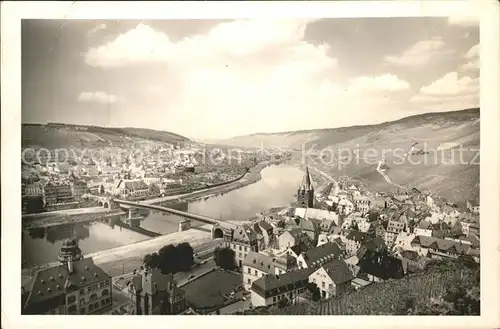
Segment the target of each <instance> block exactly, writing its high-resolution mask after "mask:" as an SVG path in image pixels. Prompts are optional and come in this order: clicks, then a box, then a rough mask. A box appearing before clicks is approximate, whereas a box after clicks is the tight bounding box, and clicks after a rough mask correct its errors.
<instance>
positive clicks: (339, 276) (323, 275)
mask: <svg viewBox="0 0 500 329" xmlns="http://www.w3.org/2000/svg"><path fill="white" fill-rule="evenodd" d="M352 279H354V276H353V275H352V272H351V270H350V269H349V267H348V266H347V264H346V262H345V261H344V260H341V259H334V260H332V261H329V262H328V263H325V264H323V265H322V266H321V267H320V268H318V269H317V270H316V271H314V272H313V273H312V274H311V275H310V276H309V282H312V283H315V284H316V286H317V287H318V288H319V291H320V294H321V298H330V297H332V296H337V295H339V294H342V293H345V292H346V291H347V288H348V287H349V286H350V285H351V281H352Z"/></svg>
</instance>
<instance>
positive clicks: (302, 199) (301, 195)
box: [297, 167, 314, 208]
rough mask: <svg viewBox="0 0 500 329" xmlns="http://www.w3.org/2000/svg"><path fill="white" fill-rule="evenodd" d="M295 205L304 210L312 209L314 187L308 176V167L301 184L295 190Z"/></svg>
mask: <svg viewBox="0 0 500 329" xmlns="http://www.w3.org/2000/svg"><path fill="white" fill-rule="evenodd" d="M297 204H298V205H299V206H300V207H304V208H314V187H313V186H312V183H311V176H310V175H309V167H306V173H305V175H304V178H303V179H302V184H301V185H300V187H299V189H298V190H297Z"/></svg>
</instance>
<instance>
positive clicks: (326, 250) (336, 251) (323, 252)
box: [304, 242, 342, 266]
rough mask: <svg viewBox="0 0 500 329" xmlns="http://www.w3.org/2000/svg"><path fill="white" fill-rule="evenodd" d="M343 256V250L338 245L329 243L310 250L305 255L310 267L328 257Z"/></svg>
mask: <svg viewBox="0 0 500 329" xmlns="http://www.w3.org/2000/svg"><path fill="white" fill-rule="evenodd" d="M341 254H342V250H341V249H340V248H339V246H338V245H337V244H336V243H333V242H327V243H324V244H322V245H320V246H318V247H315V248H312V249H309V250H308V251H306V252H305V253H304V261H305V262H306V263H307V265H308V266H311V265H312V264H313V263H315V262H318V261H320V260H322V259H326V258H327V257H333V258H338V257H340V255H341Z"/></svg>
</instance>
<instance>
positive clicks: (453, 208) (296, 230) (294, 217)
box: [224, 170, 479, 307]
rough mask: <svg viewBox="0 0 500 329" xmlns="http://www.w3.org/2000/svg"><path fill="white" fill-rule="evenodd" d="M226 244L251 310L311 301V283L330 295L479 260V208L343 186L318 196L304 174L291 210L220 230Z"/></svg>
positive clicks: (408, 193)
mask: <svg viewBox="0 0 500 329" xmlns="http://www.w3.org/2000/svg"><path fill="white" fill-rule="evenodd" d="M318 199H319V200H320V201H318ZM224 243H225V245H226V246H227V247H229V248H231V249H232V250H233V251H234V252H235V258H236V262H237V265H238V267H239V268H240V270H241V273H242V284H243V286H244V288H245V289H246V290H247V291H249V292H250V294H251V301H252V305H253V306H254V307H257V306H267V305H272V304H275V303H279V302H280V301H281V300H283V299H287V300H288V301H291V302H295V301H297V300H299V299H301V298H308V296H311V295H310V294H309V293H306V292H307V291H310V290H311V289H310V288H311V286H314V285H315V286H316V287H317V289H318V290H319V292H320V296H321V298H330V297H332V296H336V295H338V294H342V293H346V292H347V291H349V290H353V289H356V290H357V289H362V288H363V287H365V286H367V285H370V284H372V283H374V282H381V281H384V280H389V279H400V278H402V277H404V276H405V275H407V274H408V273H412V272H418V271H421V270H423V269H425V267H426V266H427V265H428V264H429V263H430V262H432V261H433V260H436V259H457V258H459V257H461V256H462V257H468V258H469V260H474V261H476V262H479V204H478V203H477V201H476V202H474V201H468V202H467V204H466V206H464V207H463V208H460V207H459V206H457V205H454V204H451V203H449V202H446V200H443V199H441V198H438V197H436V198H433V197H432V196H431V195H428V194H425V193H421V192H420V191H418V190H415V189H413V190H412V191H405V192H400V193H397V194H394V195H388V194H380V193H375V194H372V193H370V192H360V191H359V190H358V188H357V187H356V186H355V185H347V184H339V185H338V186H336V187H335V188H332V189H330V191H329V195H317V194H315V193H314V189H313V186H312V184H311V178H310V177H309V172H308V170H307V172H306V175H305V177H304V180H303V183H302V185H301V186H300V188H299V190H298V193H297V204H296V206H294V207H290V208H288V209H285V210H283V211H281V212H280V213H279V215H278V216H273V217H272V218H271V217H266V218H261V219H260V220H259V221H257V222H254V223H253V224H252V225H242V226H240V227H238V228H236V229H234V230H231V231H227V232H225V234H224ZM311 284H314V285H311Z"/></svg>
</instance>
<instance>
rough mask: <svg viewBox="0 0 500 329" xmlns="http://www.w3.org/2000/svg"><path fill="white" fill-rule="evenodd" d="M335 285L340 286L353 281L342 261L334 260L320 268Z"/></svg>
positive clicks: (345, 264) (347, 267) (350, 273)
mask: <svg viewBox="0 0 500 329" xmlns="http://www.w3.org/2000/svg"><path fill="white" fill-rule="evenodd" d="M322 268H323V269H324V270H325V271H326V273H327V275H328V276H329V277H330V279H332V281H333V282H334V283H335V284H342V283H344V282H348V281H350V280H352V279H354V276H353V275H352V272H351V270H350V269H349V266H347V263H346V262H345V261H344V260H341V259H334V260H332V261H331V262H328V263H326V264H324V265H323V266H322Z"/></svg>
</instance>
